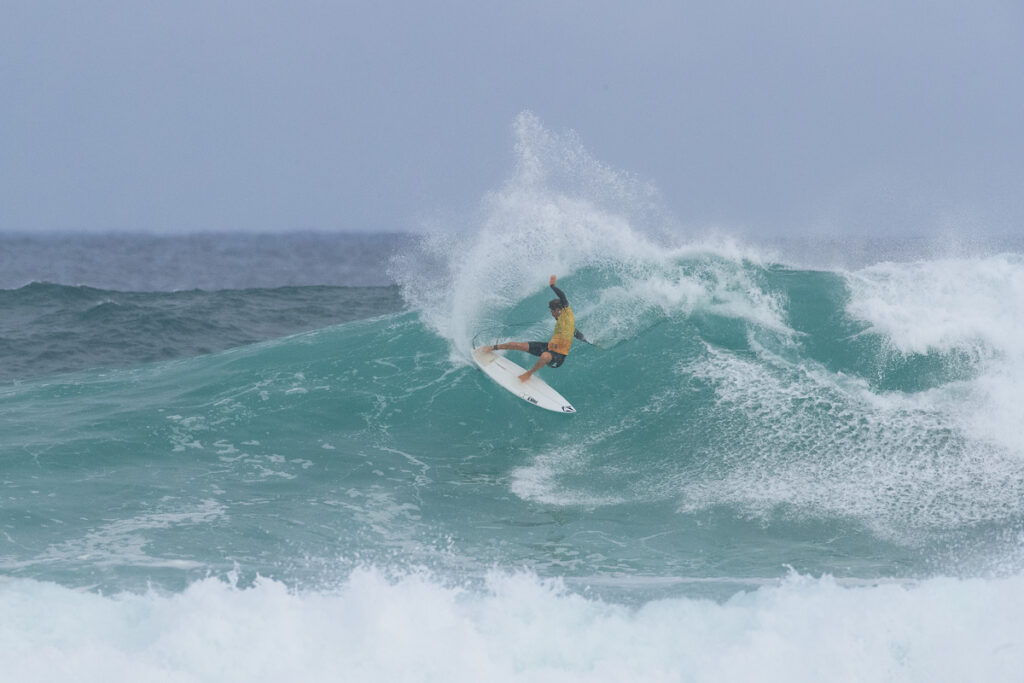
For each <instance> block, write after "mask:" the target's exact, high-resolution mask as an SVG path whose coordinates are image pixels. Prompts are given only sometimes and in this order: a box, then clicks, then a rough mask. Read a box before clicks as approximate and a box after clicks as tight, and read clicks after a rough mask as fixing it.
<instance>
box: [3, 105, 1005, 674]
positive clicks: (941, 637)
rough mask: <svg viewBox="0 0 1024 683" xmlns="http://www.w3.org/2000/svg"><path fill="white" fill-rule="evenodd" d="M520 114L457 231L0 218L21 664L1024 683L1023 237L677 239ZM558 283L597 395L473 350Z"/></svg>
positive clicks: (7, 659)
mask: <svg viewBox="0 0 1024 683" xmlns="http://www.w3.org/2000/svg"><path fill="white" fill-rule="evenodd" d="M530 123H531V122H530V121H529V120H526V121H525V122H523V124H522V126H521V127H522V128H523V130H520V131H519V132H520V135H521V140H520V144H519V145H518V146H517V152H518V153H519V155H520V159H519V163H518V165H517V169H516V172H515V174H514V175H513V177H512V178H511V179H510V180H509V182H508V183H507V184H506V185H505V186H503V187H501V188H499V189H497V190H496V191H494V192H493V193H491V194H489V195H488V196H487V197H486V198H485V199H484V201H483V202H482V206H481V210H480V212H479V215H478V216H474V217H472V218H471V219H470V220H468V221H467V222H468V223H471V225H468V226H461V229H460V230H454V229H453V230H452V231H451V232H443V231H439V232H433V233H430V234H425V235H422V236H394V235H391V236H387V235H385V236H358V235H316V234H306V235H294V236H267V235H249V236H244V235H219V236H217V235H214V236H211V235H205V236H178V237H151V236H133V235H96V236H86V237H73V236H50V237H24V236H0V672H2V674H0V678H2V679H3V680H5V681H6V680H10V681H97V682H98V681H102V682H104V683H107V682H109V681H121V680H124V681H218V682H222V681H446V682H450V681H472V682H473V683H478V682H479V681H529V682H531V683H535V682H537V681H552V682H554V681H557V682H559V683H563V682H565V681H708V682H712V681H713V682H716V683H717V682H720V681H751V680H757V681H786V682H788V683H790V682H795V681H814V682H820V681H922V682H927V683H935V682H937V681H958V682H959V681H1020V680H1021V675H1022V674H1021V672H1022V671H1024V429H1022V424H1024V244H1022V243H1021V241H1020V240H1019V239H1009V240H1002V241H976V242H965V241H962V240H960V241H958V240H950V239H943V240H906V239H890V240H884V239H883V240H880V239H853V238H844V239H831V240H817V241H809V242H808V241H794V240H790V241H776V242H775V243H761V244H753V243H752V242H751V240H740V239H733V238H730V237H729V236H728V235H727V234H725V235H723V234H719V235H718V236H713V237H698V236H692V235H686V234H685V231H681V232H676V233H672V231H671V230H666V229H664V225H663V224H660V223H659V219H658V211H657V210H655V209H654V208H652V205H651V202H652V200H651V194H650V192H648V191H647V190H645V188H643V187H641V186H638V185H637V184H636V183H635V182H634V181H633V180H632V179H630V178H629V177H626V176H623V175H621V174H617V173H615V172H613V171H610V170H609V169H607V168H605V167H603V166H601V165H600V164H598V163H596V162H594V161H593V160H592V159H590V158H589V157H588V156H587V155H586V154H585V151H584V150H580V149H578V148H577V147H575V145H577V144H578V143H576V142H574V141H573V140H568V141H567V140H565V139H559V138H555V137H553V136H551V135H550V134H547V133H546V132H545V131H543V130H541V129H535V128H533V127H531V125H530ZM655 208H656V207H655ZM552 273H555V274H557V275H558V276H559V279H558V283H559V286H561V287H562V289H563V290H564V291H565V292H566V294H567V295H568V298H569V300H570V302H571V304H572V306H573V310H574V312H575V316H576V321H577V325H578V326H579V328H580V329H581V330H582V331H583V332H584V333H585V334H586V335H587V337H588V338H589V339H591V340H593V341H595V342H597V344H598V346H597V347H593V346H586V345H582V344H578V345H577V346H575V347H574V348H573V350H572V353H571V354H570V356H569V358H568V359H567V361H566V363H565V364H564V365H563V366H562V367H561V368H559V369H557V370H552V369H544V370H542V371H541V373H542V376H544V377H545V379H546V380H547V381H548V382H550V383H551V384H552V385H553V386H554V387H555V388H556V389H557V390H558V391H559V392H561V393H562V394H564V395H565V396H566V397H567V398H568V399H569V400H570V401H571V402H572V403H573V404H574V405H575V407H576V408H577V410H578V413H577V414H575V415H562V414H555V413H550V412H547V411H542V410H539V409H537V408H535V407H533V406H530V405H528V404H526V403H525V402H523V401H521V400H519V399H518V398H516V397H515V396H512V395H511V394H509V393H508V392H506V391H504V390H503V389H501V388H500V387H498V386H497V385H496V384H494V383H493V382H491V381H490V380H489V379H488V378H487V377H486V376H485V375H484V374H483V373H482V372H480V371H479V370H478V369H477V368H476V367H475V366H474V365H473V364H472V363H471V362H470V360H469V359H470V350H471V348H472V346H473V344H474V343H477V344H479V343H487V342H491V341H496V340H505V339H520V340H522V339H525V340H530V339H547V338H548V336H549V335H550V332H551V319H550V316H549V315H548V314H547V308H546V302H547V300H548V299H550V298H551V296H552V294H551V291H550V289H548V287H547V282H548V277H549V276H550V275H551V274H552ZM474 340H475V342H474ZM508 354H509V356H510V358H512V359H513V360H516V361H518V362H520V363H522V362H528V361H529V358H528V357H525V356H524V355H523V354H516V353H515V352H508Z"/></svg>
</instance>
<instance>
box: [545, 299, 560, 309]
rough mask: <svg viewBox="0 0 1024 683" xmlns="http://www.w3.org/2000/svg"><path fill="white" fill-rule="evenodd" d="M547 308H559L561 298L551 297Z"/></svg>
mask: <svg viewBox="0 0 1024 683" xmlns="http://www.w3.org/2000/svg"><path fill="white" fill-rule="evenodd" d="M548 308H550V309H551V310H552V311H557V310H558V309H559V308H563V306H562V300H561V299H552V300H551V301H549V302H548Z"/></svg>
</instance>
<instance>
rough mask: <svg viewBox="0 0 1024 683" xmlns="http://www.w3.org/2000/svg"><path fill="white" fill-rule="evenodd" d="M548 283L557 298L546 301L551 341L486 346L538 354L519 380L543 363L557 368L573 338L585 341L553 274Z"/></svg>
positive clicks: (529, 374)
mask: <svg viewBox="0 0 1024 683" xmlns="http://www.w3.org/2000/svg"><path fill="white" fill-rule="evenodd" d="M550 284H551V289H553V290H554V291H555V294H557V295H558V298H557V299H552V300H551V301H549V302H548V308H549V309H550V310H551V316H552V317H553V318H554V319H555V332H554V334H552V335H551V341H548V342H536V341H533V342H504V343H502V344H495V345H494V346H488V347H486V348H487V349H488V350H490V351H497V350H499V349H500V350H511V351H525V352H526V353H530V354H533V355H534V356H540V359H539V360H538V361H537V363H536V364H535V365H534V366H533V367H532V368H530V369H529V370H527V371H526V372H524V373H523V374H521V375H519V380H520V381H522V382H525V381H526V380H528V379H530V377H531V376H532V375H533V373H535V372H537V371H538V370H540V369H541V368H542V367H544V366H545V365H549V366H551V367H552V368H557V367H559V366H560V365H561V364H562V363H564V362H565V358H566V356H568V355H569V349H571V348H572V341H573V339H574V338H575V339H579V340H580V341H587V340H586V339H584V337H583V334H582V333H581V332H580V331H579V330H577V329H576V317H575V316H574V315H573V312H572V308H570V307H569V300H568V299H566V298H565V292H563V291H562V290H560V289H559V288H558V287H556V286H555V276H554V275H552V276H551V283H550Z"/></svg>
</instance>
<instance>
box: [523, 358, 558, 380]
mask: <svg viewBox="0 0 1024 683" xmlns="http://www.w3.org/2000/svg"><path fill="white" fill-rule="evenodd" d="M550 362H551V352H550V351H545V352H544V353H542V354H540V360H538V361H537V363H536V364H535V365H534V366H533V367H532V368H530V369H529V370H527V371H526V372H524V373H523V374H521V375H519V381H520V382H525V381H526V380H528V379H530V377H532V376H533V373H535V372H537V371H538V370H540V369H541V368H542V367H544V366H545V365H547V364H548V363H550Z"/></svg>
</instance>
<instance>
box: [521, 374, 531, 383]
mask: <svg viewBox="0 0 1024 683" xmlns="http://www.w3.org/2000/svg"><path fill="white" fill-rule="evenodd" d="M532 374H533V373H532V372H524V373H523V374H521V375H519V381H520V382H525V381H526V380H528V379H530V375H532Z"/></svg>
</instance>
